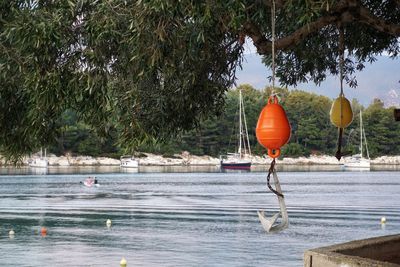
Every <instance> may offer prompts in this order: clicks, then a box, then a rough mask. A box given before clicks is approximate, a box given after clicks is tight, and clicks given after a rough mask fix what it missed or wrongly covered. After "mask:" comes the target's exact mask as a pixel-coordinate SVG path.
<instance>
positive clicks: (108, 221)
mask: <svg viewBox="0 0 400 267" xmlns="http://www.w3.org/2000/svg"><path fill="white" fill-rule="evenodd" d="M106 225H107V227H108V228H110V227H111V220H110V219H107V221H106Z"/></svg>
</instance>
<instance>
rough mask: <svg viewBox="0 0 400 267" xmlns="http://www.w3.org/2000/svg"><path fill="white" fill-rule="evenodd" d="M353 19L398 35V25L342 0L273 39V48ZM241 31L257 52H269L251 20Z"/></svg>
mask: <svg viewBox="0 0 400 267" xmlns="http://www.w3.org/2000/svg"><path fill="white" fill-rule="evenodd" d="M284 1H285V0H277V2H279V4H281V5H283V4H284ZM396 1H400V0H396ZM270 2H271V1H270V0H263V3H264V4H265V5H266V6H270ZM354 21H357V22H360V23H364V24H367V25H369V26H370V27H372V28H374V29H376V30H378V31H381V32H385V33H388V34H391V35H393V36H400V25H397V24H391V23H388V22H387V21H385V20H384V19H381V18H379V17H376V16H375V15H373V14H372V13H371V12H370V11H369V10H368V9H367V8H365V7H363V6H362V5H361V3H360V2H359V1H358V0H342V1H339V2H338V3H337V4H336V5H335V6H333V7H332V8H331V10H330V11H329V13H327V14H326V15H324V16H322V17H320V18H318V19H316V20H315V21H313V22H311V23H308V24H306V25H304V26H302V27H301V28H299V29H297V30H296V31H294V32H293V33H291V34H290V35H288V36H285V37H282V38H280V39H277V40H276V41H275V49H276V50H285V49H288V48H289V47H293V46H295V45H296V44H298V43H300V42H301V41H302V40H304V39H305V38H307V37H308V36H309V35H310V34H313V33H315V32H318V31H319V30H320V29H322V28H324V27H325V26H327V25H331V24H337V23H349V22H354ZM243 33H244V34H246V35H247V36H249V37H250V38H251V39H252V40H253V43H254V46H255V47H256V48H257V52H258V53H259V54H261V55H266V54H269V53H271V51H272V42H271V41H270V40H268V39H267V38H266V37H265V35H264V33H263V32H261V30H260V28H259V27H258V25H256V24H254V23H253V22H251V21H248V22H246V23H245V24H244V25H243Z"/></svg>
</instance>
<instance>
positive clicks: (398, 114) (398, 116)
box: [393, 108, 400, 121]
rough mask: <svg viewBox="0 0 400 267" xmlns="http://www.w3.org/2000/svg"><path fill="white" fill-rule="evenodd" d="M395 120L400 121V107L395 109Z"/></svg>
mask: <svg viewBox="0 0 400 267" xmlns="http://www.w3.org/2000/svg"><path fill="white" fill-rule="evenodd" d="M393 115H394V120H395V121H400V108H395V109H394V110H393Z"/></svg>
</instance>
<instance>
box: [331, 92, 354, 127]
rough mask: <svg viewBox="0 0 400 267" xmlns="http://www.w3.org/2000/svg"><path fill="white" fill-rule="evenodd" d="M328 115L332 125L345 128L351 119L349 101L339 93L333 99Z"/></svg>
mask: <svg viewBox="0 0 400 267" xmlns="http://www.w3.org/2000/svg"><path fill="white" fill-rule="evenodd" d="M330 117H331V122H332V123H333V125H335V126H336V127H338V128H346V127H347V126H349V125H350V123H351V122H352V121H353V110H352V109H351V105H350V101H349V100H348V99H347V98H346V97H344V95H340V96H339V97H338V98H336V99H335V101H333V103H332V107H331V112H330Z"/></svg>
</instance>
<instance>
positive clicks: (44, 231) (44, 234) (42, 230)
mask: <svg viewBox="0 0 400 267" xmlns="http://www.w3.org/2000/svg"><path fill="white" fill-rule="evenodd" d="M40 234H41V235H42V236H46V235H47V229H46V227H42V229H40Z"/></svg>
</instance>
